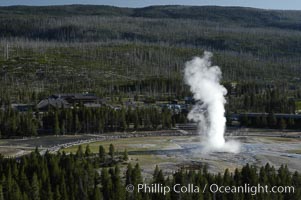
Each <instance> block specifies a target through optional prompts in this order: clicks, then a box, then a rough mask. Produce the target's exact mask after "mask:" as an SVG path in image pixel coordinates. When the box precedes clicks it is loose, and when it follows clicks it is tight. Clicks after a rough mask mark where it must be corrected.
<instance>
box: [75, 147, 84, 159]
mask: <svg viewBox="0 0 301 200" xmlns="http://www.w3.org/2000/svg"><path fill="white" fill-rule="evenodd" d="M76 156H77V157H83V156H84V151H83V146H82V145H79V146H78V149H77V152H76Z"/></svg>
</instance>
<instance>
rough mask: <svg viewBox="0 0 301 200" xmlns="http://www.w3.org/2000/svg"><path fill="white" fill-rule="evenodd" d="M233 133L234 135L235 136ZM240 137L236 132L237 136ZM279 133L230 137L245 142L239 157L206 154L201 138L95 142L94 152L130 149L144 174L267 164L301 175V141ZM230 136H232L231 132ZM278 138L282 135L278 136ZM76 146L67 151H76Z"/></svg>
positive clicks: (182, 137) (221, 170) (218, 169)
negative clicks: (100, 148)
mask: <svg viewBox="0 0 301 200" xmlns="http://www.w3.org/2000/svg"><path fill="white" fill-rule="evenodd" d="M232 134H233V133H232ZM234 134H236V133H234ZM282 134H283V133H279V132H272V133H270V132H264V131H263V132H256V133H254V132H252V133H249V132H245V133H241V134H240V136H235V137H234V136H233V137H229V136H228V137H226V140H238V141H240V143H241V148H240V152H239V153H238V154H232V153H224V152H211V153H204V151H203V150H204V149H203V148H204V147H203V146H202V145H200V143H201V141H202V138H201V137H200V136H159V137H138V138H126V139H118V140H109V141H102V142H95V143H91V144H90V147H91V148H92V150H95V151H97V150H98V146H99V145H104V147H105V148H107V149H108V146H109V144H110V143H113V144H114V145H115V147H116V149H117V150H118V151H119V152H123V151H124V149H127V150H128V152H129V155H130V158H131V160H130V162H133V163H136V162H139V164H140V165H141V168H142V169H143V172H144V173H145V174H146V175H147V174H148V175H152V173H153V170H154V167H155V165H159V166H160V168H162V169H163V170H165V172H173V171H176V170H177V169H178V168H179V167H183V166H184V167H197V166H198V165H203V164H208V166H209V170H210V171H212V172H223V171H224V170H225V169H226V168H229V169H230V170H234V169H235V168H236V167H241V166H243V165H245V164H246V163H249V164H255V165H258V166H262V165H265V164H266V163H267V162H269V163H270V164H272V165H274V166H275V167H278V166H280V165H281V164H287V165H288V167H289V169H290V170H292V171H294V170H297V171H300V172H301V154H298V153H301V138H300V137H299V138H298V134H299V135H301V133H297V135H294V137H295V138H285V137H281V135H282ZM228 135H229V133H228ZM274 135H279V137H275V136H274ZM76 149H77V147H76V146H74V147H71V148H68V149H65V151H67V152H68V151H69V152H70V151H71V152H75V151H76Z"/></svg>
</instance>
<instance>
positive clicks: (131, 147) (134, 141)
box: [61, 136, 187, 153]
mask: <svg viewBox="0 0 301 200" xmlns="http://www.w3.org/2000/svg"><path fill="white" fill-rule="evenodd" d="M180 138H183V139H185V138H187V137H185V136H183V137H177V139H180ZM172 139H175V137H173V136H162V137H137V138H134V137H132V138H123V139H119V140H107V141H100V142H92V143H90V144H89V146H90V149H91V151H92V152H94V153H97V152H98V149H99V146H100V145H102V146H103V147H104V148H105V150H106V151H108V150H109V146H110V144H113V145H114V146H115V150H116V151H118V152H123V151H124V150H125V149H127V151H128V152H130V151H147V150H160V149H166V148H178V147H177V146H176V144H174V143H173V142H172ZM87 145H88V144H83V145H82V146H83V148H84V149H85V148H86V146H87ZM77 149H78V145H76V146H72V147H69V148H66V149H62V150H61V151H65V152H66V153H76V151H77Z"/></svg>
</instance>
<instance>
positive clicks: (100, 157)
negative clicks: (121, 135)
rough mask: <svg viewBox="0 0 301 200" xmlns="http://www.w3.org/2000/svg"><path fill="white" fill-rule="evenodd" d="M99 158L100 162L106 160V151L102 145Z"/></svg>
mask: <svg viewBox="0 0 301 200" xmlns="http://www.w3.org/2000/svg"><path fill="white" fill-rule="evenodd" d="M98 157H99V159H100V162H104V161H105V159H106V151H105V148H104V147H103V146H102V145H100V146H99V150H98Z"/></svg>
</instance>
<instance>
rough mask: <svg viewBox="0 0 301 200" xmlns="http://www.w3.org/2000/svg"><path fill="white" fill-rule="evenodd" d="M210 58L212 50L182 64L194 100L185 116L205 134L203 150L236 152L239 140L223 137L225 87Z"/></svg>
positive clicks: (218, 69)
mask: <svg viewBox="0 0 301 200" xmlns="http://www.w3.org/2000/svg"><path fill="white" fill-rule="evenodd" d="M211 57H212V53H211V52H207V51H205V52H204V56H203V57H202V58H199V57H195V58H194V59H192V60H191V61H188V62H186V64H185V76H184V79H185V83H186V84H188V85H189V86H190V90H191V92H192V93H193V98H194V99H195V100H196V104H195V105H194V107H193V109H192V110H191V111H190V113H189V114H188V119H189V120H193V121H195V122H197V123H198V130H199V132H200V133H202V134H204V135H205V136H206V140H205V142H204V146H205V150H207V151H223V152H232V153H238V151H239V146H240V145H239V143H237V142H235V141H227V142H226V141H225V138H224V132H225V124H226V118H225V116H224V113H225V107H224V104H225V103H226V100H225V95H226V94H227V90H226V88H225V87H224V86H222V85H221V84H220V79H221V77H222V72H221V70H220V68H219V67H218V66H211Z"/></svg>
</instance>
